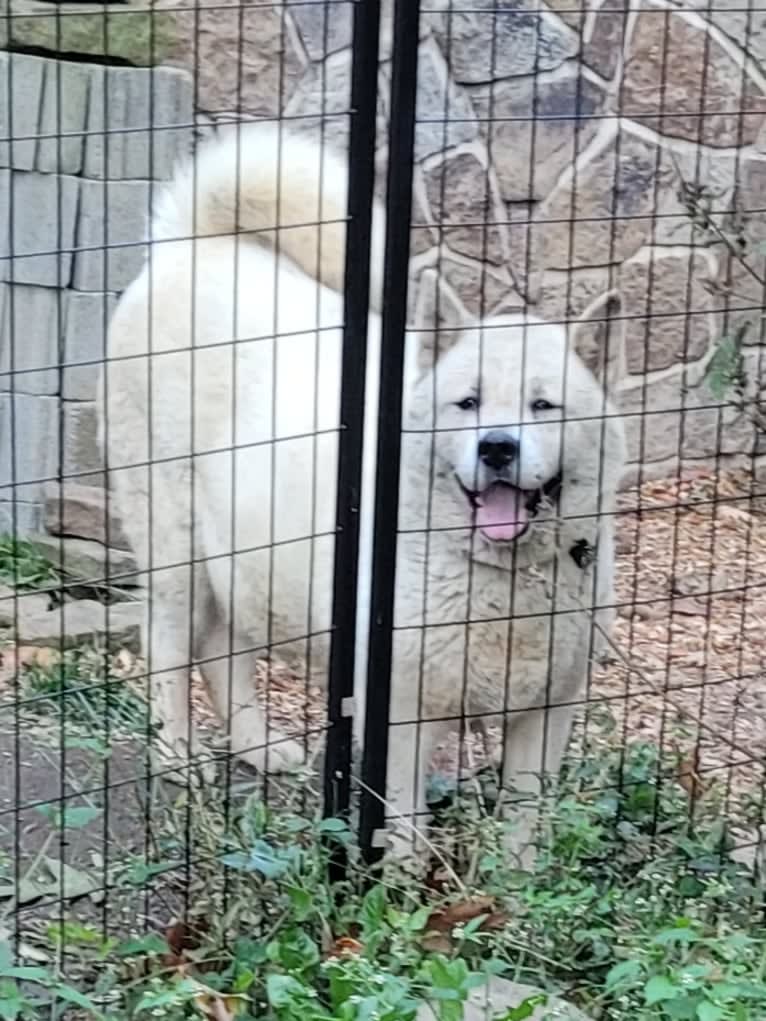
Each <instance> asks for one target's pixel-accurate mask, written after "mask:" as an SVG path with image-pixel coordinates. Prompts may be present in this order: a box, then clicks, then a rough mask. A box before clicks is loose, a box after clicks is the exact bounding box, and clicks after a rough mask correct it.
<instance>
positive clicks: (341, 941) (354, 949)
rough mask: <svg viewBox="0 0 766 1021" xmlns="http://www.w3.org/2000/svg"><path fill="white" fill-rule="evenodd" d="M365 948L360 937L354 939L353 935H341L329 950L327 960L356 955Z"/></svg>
mask: <svg viewBox="0 0 766 1021" xmlns="http://www.w3.org/2000/svg"><path fill="white" fill-rule="evenodd" d="M362 950H364V947H363V945H362V944H361V943H360V942H359V940H358V939H354V938H353V936H340V937H338V939H336V940H335V942H334V943H333V945H332V947H331V948H330V950H329V952H328V953H327V954H326V959H327V960H333V958H336V957H355V956H356V955H357V954H361V952H362Z"/></svg>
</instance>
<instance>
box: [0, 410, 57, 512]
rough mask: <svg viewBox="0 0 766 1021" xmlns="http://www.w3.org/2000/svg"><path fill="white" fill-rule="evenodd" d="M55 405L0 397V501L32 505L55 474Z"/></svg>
mask: <svg viewBox="0 0 766 1021" xmlns="http://www.w3.org/2000/svg"><path fill="white" fill-rule="evenodd" d="M58 413H59V401H58V398H57V397H44V396H38V395H32V394H0V500H10V499H16V500H22V501H26V502H28V503H31V502H36V501H37V500H39V499H40V497H41V495H42V484H43V482H45V481H46V480H48V479H50V478H53V477H54V476H55V475H56V473H57V471H58V459H59V449H60V448H59V444H60V437H59V428H58V426H59V421H58Z"/></svg>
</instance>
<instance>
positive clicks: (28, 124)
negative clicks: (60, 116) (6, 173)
mask: <svg viewBox="0 0 766 1021" xmlns="http://www.w3.org/2000/svg"><path fill="white" fill-rule="evenodd" d="M7 20H8V19H5V18H3V19H2V21H0V40H1V39H2V32H3V29H2V25H3V24H4V23H5V22H6V21H7ZM10 20H13V19H10ZM44 76H45V61H44V60H43V59H41V58H40V57H31V56H27V54H24V53H0V166H2V167H14V168H15V169H17V170H34V168H35V159H36V154H37V138H36V137H35V136H36V135H37V134H38V132H39V130H40V108H41V105H42V93H43V79H44ZM9 84H10V87H9ZM11 125H13V135H14V136H16V138H18V139H19V140H18V141H11V142H8V141H2V139H7V138H8V137H9V136H10V135H11Z"/></svg>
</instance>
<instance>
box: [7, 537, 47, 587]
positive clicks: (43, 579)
mask: <svg viewBox="0 0 766 1021" xmlns="http://www.w3.org/2000/svg"><path fill="white" fill-rule="evenodd" d="M60 580H61V576H60V574H59V572H58V571H57V569H56V567H55V566H54V565H53V564H52V563H51V562H50V560H48V558H47V557H46V556H44V554H43V553H41V552H40V550H39V549H38V547H37V546H35V544H34V543H33V542H28V541H26V540H25V539H14V538H13V537H12V536H10V535H5V534H3V535H0V582H2V583H3V584H5V585H13V586H14V587H15V588H18V589H25V590H34V589H43V588H49V587H51V586H53V585H57V584H59V583H60Z"/></svg>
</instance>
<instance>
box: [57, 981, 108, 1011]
mask: <svg viewBox="0 0 766 1021" xmlns="http://www.w3.org/2000/svg"><path fill="white" fill-rule="evenodd" d="M54 993H55V994H56V996H57V997H58V999H59V1000H64V1002H65V1003H73V1004H74V1005H75V1006H76V1007H82V1009H83V1010H87V1011H89V1012H90V1013H91V1014H92V1015H93V1017H101V1013H100V1012H99V1010H98V1008H97V1007H96V1005H95V1003H94V1002H93V1001H92V1000H91V999H89V998H88V997H87V996H84V995H83V994H82V993H81V992H80V991H79V989H74V988H73V987H72V986H68V985H56V986H55V987H54Z"/></svg>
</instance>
